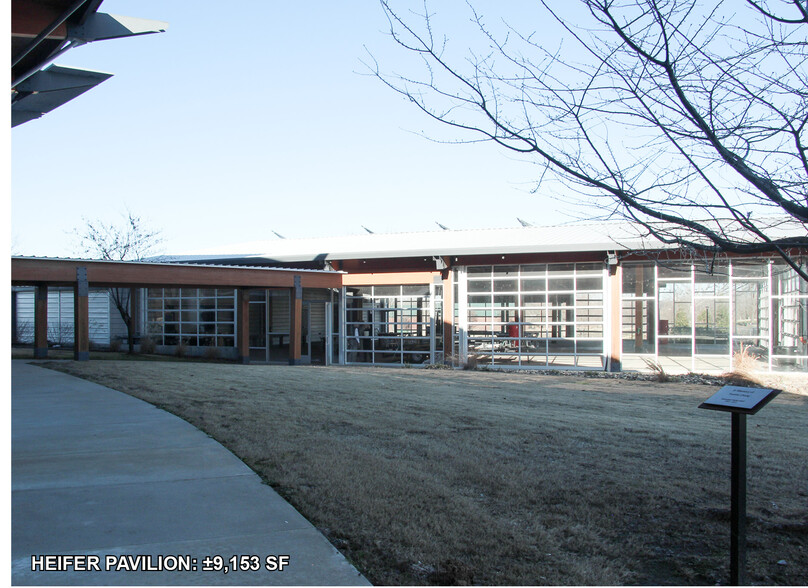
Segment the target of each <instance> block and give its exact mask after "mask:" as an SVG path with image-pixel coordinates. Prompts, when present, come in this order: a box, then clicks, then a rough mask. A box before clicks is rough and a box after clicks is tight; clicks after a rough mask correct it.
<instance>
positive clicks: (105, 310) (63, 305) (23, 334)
mask: <svg viewBox="0 0 808 588" xmlns="http://www.w3.org/2000/svg"><path fill="white" fill-rule="evenodd" d="M35 309H36V304H35V292H34V290H20V291H18V292H17V338H18V341H19V342H20V343H33V342H34V319H35V312H36V311H35ZM88 313H89V330H90V333H89V334H90V342H91V343H94V344H96V345H104V346H106V345H109V333H110V331H109V328H110V326H109V319H110V314H109V295H108V294H107V291H106V290H91V291H90V293H89V296H88ZM73 331H74V326H73V290H72V289H62V288H60V289H56V288H50V289H48V342H50V343H55V344H58V345H69V344H72V343H73Z"/></svg>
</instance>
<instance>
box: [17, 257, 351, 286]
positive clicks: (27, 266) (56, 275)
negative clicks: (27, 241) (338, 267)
mask: <svg viewBox="0 0 808 588" xmlns="http://www.w3.org/2000/svg"><path fill="white" fill-rule="evenodd" d="M80 268H82V269H84V270H86V275H87V282H88V283H89V284H90V285H91V286H96V287H119V288H138V287H149V286H175V287H199V288H204V287H208V288H216V287H219V288H293V287H295V278H299V282H300V285H301V286H302V287H303V288H339V287H341V286H342V275H343V274H342V273H340V272H333V271H322V270H290V269H275V268H265V267H261V268H257V267H234V266H220V265H196V264H179V263H150V262H134V261H130V262H127V261H99V260H86V259H53V258H39V257H12V258H11V284H12V285H13V286H31V285H43V284H44V285H49V286H71V285H73V284H75V283H76V280H77V278H76V276H77V271H78V270H79V269H80Z"/></svg>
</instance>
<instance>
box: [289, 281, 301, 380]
mask: <svg viewBox="0 0 808 588" xmlns="http://www.w3.org/2000/svg"><path fill="white" fill-rule="evenodd" d="M289 315H290V316H289V365H299V364H300V356H301V353H300V351H301V346H302V343H303V286H301V284H300V276H295V286H294V288H292V291H291V300H290V304H289Z"/></svg>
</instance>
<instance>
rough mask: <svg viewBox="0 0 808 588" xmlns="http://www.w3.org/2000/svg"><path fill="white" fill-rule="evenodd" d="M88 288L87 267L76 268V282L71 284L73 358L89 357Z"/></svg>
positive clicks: (78, 359) (85, 359)
mask: <svg viewBox="0 0 808 588" xmlns="http://www.w3.org/2000/svg"><path fill="white" fill-rule="evenodd" d="M89 296H90V288H89V285H88V283H87V268H86V267H77V268H76V283H75V285H74V286H73V359H75V360H76V361H87V360H88V359H90V299H89Z"/></svg>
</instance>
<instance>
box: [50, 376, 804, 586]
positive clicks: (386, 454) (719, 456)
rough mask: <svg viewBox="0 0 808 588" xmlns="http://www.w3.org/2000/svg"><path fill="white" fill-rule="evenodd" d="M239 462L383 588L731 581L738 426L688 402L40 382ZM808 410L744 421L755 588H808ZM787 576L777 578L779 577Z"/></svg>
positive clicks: (467, 382) (795, 403) (615, 388)
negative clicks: (103, 401)
mask: <svg viewBox="0 0 808 588" xmlns="http://www.w3.org/2000/svg"><path fill="white" fill-rule="evenodd" d="M47 365H49V367H54V368H56V369H61V370H64V371H67V372H70V373H73V374H76V375H80V376H82V377H86V378H88V379H91V380H93V381H96V382H100V383H103V384H105V385H108V386H110V387H112V388H115V389H117V390H121V391H123V392H127V393H129V394H132V395H133V396H137V397H138V398H142V399H144V400H146V401H148V402H151V403H154V404H156V405H158V406H161V407H163V408H165V409H166V410H168V411H170V412H173V413H175V414H177V415H179V416H181V417H182V418H184V419H186V420H188V421H189V422H191V423H193V424H194V425H196V426H197V427H199V428H200V429H202V430H204V431H206V432H207V433H209V434H210V435H211V436H213V437H214V438H216V439H218V440H219V441H220V442H221V443H222V444H223V445H225V446H226V447H228V448H229V449H231V450H232V451H233V452H234V453H235V454H236V455H238V456H239V457H241V459H243V460H244V461H245V462H246V463H247V464H248V465H249V466H250V467H252V468H253V469H254V470H255V471H256V472H258V473H259V474H260V475H261V476H262V477H263V478H264V479H265V480H266V481H267V482H268V483H269V484H271V485H272V486H273V487H275V488H276V489H277V490H278V491H279V492H280V493H281V494H282V495H283V496H285V497H286V498H287V499H288V500H289V501H291V502H292V503H293V504H294V505H295V506H296V507H297V508H298V509H299V510H300V511H301V512H302V513H303V514H304V515H305V516H306V517H307V518H308V519H309V520H311V521H312V522H313V523H314V524H315V525H316V526H318V527H319V528H320V529H321V530H322V531H323V532H324V533H325V534H326V535H327V536H328V537H329V539H330V540H331V541H332V542H333V543H334V545H336V546H337V547H338V548H339V549H340V550H341V551H342V552H343V553H345V554H346V555H347V556H348V557H349V558H350V559H351V561H353V562H354V563H355V564H356V565H357V567H358V568H359V569H360V570H361V571H362V572H363V573H364V574H365V575H366V576H367V577H368V578H369V579H370V580H371V581H372V582H374V583H381V584H430V583H433V584H463V583H466V584H469V583H473V584H567V585H569V584H587V585H593V584H601V585H602V584H716V583H726V582H727V581H728V563H729V561H728V560H729V468H730V459H729V458H730V418H729V415H728V414H726V413H718V412H714V411H707V410H699V409H698V408H697V406H698V405H699V403H700V402H701V401H702V400H704V399H706V398H707V397H709V396H710V395H711V394H712V393H713V392H714V391H715V388H713V387H708V386H704V385H697V384H682V383H666V384H660V383H653V382H629V381H624V380H608V379H594V378H583V377H564V376H546V375H531V374H510V373H486V372H457V371H446V370H415V369H400V370H395V369H370V368H317V367H283V366H277V367H276V366H238V365H226V364H204V363H154V362H152V363H146V362H144V363H141V362H129V361H103V362H102V361H99V362H84V363H75V362H49V363H48V364H47ZM807 409H808V397H806V396H799V395H796V394H790V393H783V394H781V395H780V396H778V397H777V398H776V399H775V400H774V401H773V402H772V403H771V404H769V405H768V406H767V407H766V408H764V409H763V410H762V411H761V412H760V413H758V414H757V415H755V416H752V417H750V418H749V435H748V439H749V441H748V447H749V470H748V471H749V483H748V492H749V496H748V504H749V506H748V512H749V527H748V533H749V535H748V543H749V572H750V577H751V579H752V581H753V582H754V583H759V584H790V585H804V584H808V459H806V456H808V434H806V431H808V410H807ZM782 561H784V562H786V563H785V564H783V563H778V562H782Z"/></svg>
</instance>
